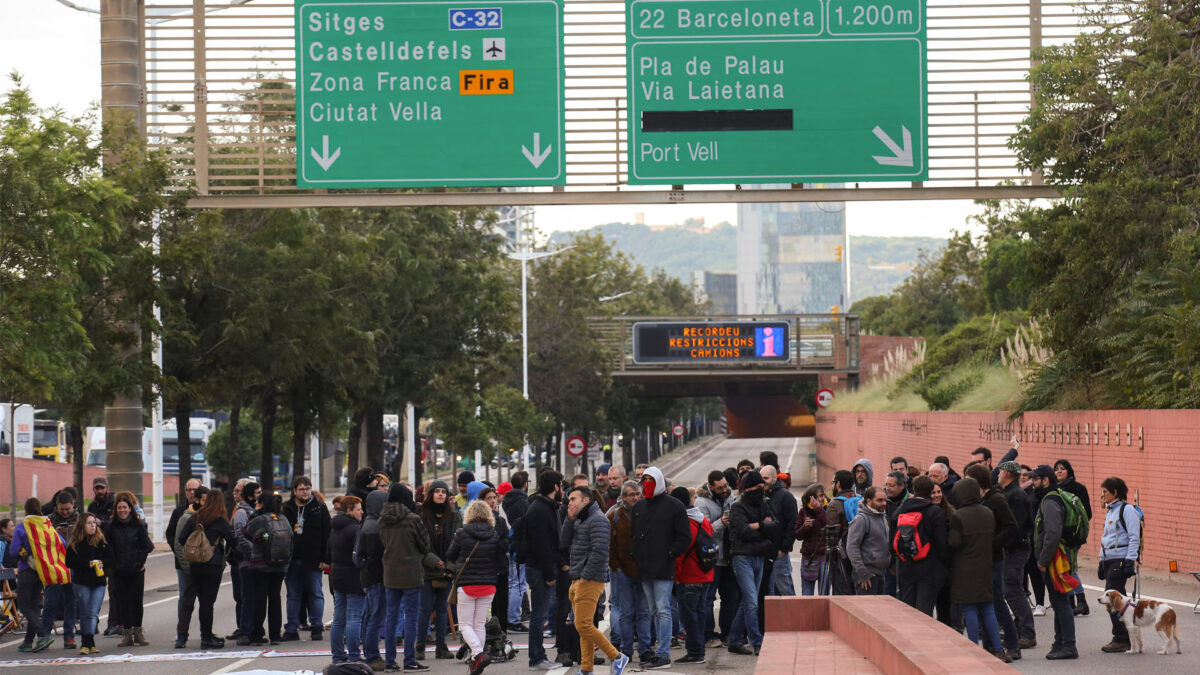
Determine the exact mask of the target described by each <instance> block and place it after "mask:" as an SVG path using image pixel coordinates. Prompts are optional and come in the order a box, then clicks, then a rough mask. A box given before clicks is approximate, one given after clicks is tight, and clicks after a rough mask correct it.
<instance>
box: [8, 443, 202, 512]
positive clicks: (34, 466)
mask: <svg viewBox="0 0 1200 675" xmlns="http://www.w3.org/2000/svg"><path fill="white" fill-rule="evenodd" d="M9 461H11V460H10V458H9V457H8V456H3V457H0V504H3V505H5V506H8V505H9V504H10V503H11V502H12V485H11V481H10V480H9ZM16 462H17V509H18V510H20V508H21V505H22V504H23V503H24V502H25V500H26V499H28V498H29V497H37V498H38V499H40V500H42V501H43V502H45V501H46V500H47V499H50V498H51V497H53V496H54V493H55V492H57V491H58V490H60V489H62V488H64V487H66V486H68V485H74V484H75V467H74V466H73V465H71V464H63V463H62V462H47V461H45V460H42V459H22V458H20V457H18V458H17V460H16ZM103 475H104V467H99V466H85V467H83V488H84V492H85V493H86V495H85V499H91V498H92V489H91V488H92V479H94V478H95V477H96V476H103ZM34 476H37V494H34V493H33V477H34ZM153 480H154V477H153V475H152V474H148V473H144V474H142V494H144V495H149V494H151V491H152V489H153V487H154V484H153ZM176 481H178V479H177V478H176V477H175V476H164V477H163V492H164V493H165V494H167V495H172V494H174V493H175V492H176Z"/></svg>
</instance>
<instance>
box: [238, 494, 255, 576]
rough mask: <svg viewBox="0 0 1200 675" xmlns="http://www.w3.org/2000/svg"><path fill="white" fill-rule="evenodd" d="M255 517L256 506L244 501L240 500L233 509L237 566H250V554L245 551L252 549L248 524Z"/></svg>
mask: <svg viewBox="0 0 1200 675" xmlns="http://www.w3.org/2000/svg"><path fill="white" fill-rule="evenodd" d="M253 517H254V507H252V506H250V505H249V504H247V503H246V502H244V501H241V502H238V503H237V505H236V506H234V509H233V543H234V544H235V545H236V547H237V551H238V555H237V566H238V567H248V566H249V565H250V556H248V555H245V554H244V553H243V552H244V551H246V550H248V549H250V548H251V545H250V540H249V539H247V538H246V525H248V524H249V523H250V519H251V518H253Z"/></svg>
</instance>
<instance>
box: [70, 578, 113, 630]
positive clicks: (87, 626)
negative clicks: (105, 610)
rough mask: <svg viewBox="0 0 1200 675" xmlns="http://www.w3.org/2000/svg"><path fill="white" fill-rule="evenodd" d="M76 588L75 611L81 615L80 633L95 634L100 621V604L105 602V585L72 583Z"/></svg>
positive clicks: (77, 614)
mask: <svg viewBox="0 0 1200 675" xmlns="http://www.w3.org/2000/svg"><path fill="white" fill-rule="evenodd" d="M71 587H72V588H73V589H74V590H75V601H74V603H73V604H74V605H75V612H76V616H78V617H79V633H80V634H81V635H95V634H96V628H97V625H96V624H98V623H99V617H100V605H102V604H104V591H105V590H106V587H105V586H84V585H83V584H72V585H71Z"/></svg>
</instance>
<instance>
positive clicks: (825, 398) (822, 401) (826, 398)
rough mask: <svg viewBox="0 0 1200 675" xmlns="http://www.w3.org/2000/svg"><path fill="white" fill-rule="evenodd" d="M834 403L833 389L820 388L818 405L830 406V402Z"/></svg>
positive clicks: (821, 406) (820, 406)
mask: <svg viewBox="0 0 1200 675" xmlns="http://www.w3.org/2000/svg"><path fill="white" fill-rule="evenodd" d="M830 403H833V390H832V389H820V390H818V391H817V407H818V408H828V407H829V404H830Z"/></svg>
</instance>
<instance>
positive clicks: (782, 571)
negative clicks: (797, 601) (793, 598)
mask: <svg viewBox="0 0 1200 675" xmlns="http://www.w3.org/2000/svg"><path fill="white" fill-rule="evenodd" d="M771 588H772V589H774V590H775V595H795V594H796V584H795V582H793V581H792V559H791V557H790V556H788V555H782V556H779V557H778V558H776V559H775V564H774V565H773V566H772V567H771Z"/></svg>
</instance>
